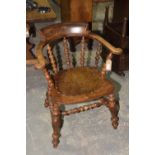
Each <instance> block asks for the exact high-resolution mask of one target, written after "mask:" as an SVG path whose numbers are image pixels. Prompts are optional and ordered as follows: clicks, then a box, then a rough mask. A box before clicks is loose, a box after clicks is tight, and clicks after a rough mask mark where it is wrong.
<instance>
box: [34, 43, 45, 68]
mask: <svg viewBox="0 0 155 155" xmlns="http://www.w3.org/2000/svg"><path fill="white" fill-rule="evenodd" d="M45 45H46V43H45V42H40V43H39V44H38V45H37V46H36V49H35V50H36V57H37V60H38V62H37V63H36V64H35V67H36V68H37V69H42V68H44V66H45V65H46V59H45V58H44V55H43V48H44V46H45Z"/></svg>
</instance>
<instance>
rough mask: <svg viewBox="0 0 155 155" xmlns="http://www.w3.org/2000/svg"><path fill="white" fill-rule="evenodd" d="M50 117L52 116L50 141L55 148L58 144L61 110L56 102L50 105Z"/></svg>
mask: <svg viewBox="0 0 155 155" xmlns="http://www.w3.org/2000/svg"><path fill="white" fill-rule="evenodd" d="M50 111H51V117H52V127H53V134H52V138H53V140H52V143H53V147H54V148H56V147H57V146H58V144H59V137H60V128H61V112H60V107H59V105H58V104H57V103H55V104H53V106H52V107H51V106H50Z"/></svg>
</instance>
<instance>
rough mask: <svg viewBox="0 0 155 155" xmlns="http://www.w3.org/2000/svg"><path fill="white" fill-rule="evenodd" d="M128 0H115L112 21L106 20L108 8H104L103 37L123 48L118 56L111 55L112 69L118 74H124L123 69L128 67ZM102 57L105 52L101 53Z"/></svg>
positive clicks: (104, 56) (104, 55)
mask: <svg viewBox="0 0 155 155" xmlns="http://www.w3.org/2000/svg"><path fill="white" fill-rule="evenodd" d="M128 7H129V1H128V0H115V1H114V15H113V21H112V22H111V23H110V22H109V21H108V8H106V14H105V21H104V24H103V37H104V38H106V39H107V40H108V41H109V42H110V43H112V44H113V45H115V46H119V47H121V48H122V49H123V53H122V54H121V55H120V56H114V57H113V60H114V61H113V67H112V70H113V71H115V72H116V73H118V74H119V75H125V74H124V71H125V70H128V69H129V21H128V17H129V12H128V11H129V8H128ZM102 57H103V59H105V58H106V54H105V53H104V52H103V53H102Z"/></svg>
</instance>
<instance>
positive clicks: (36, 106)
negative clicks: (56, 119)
mask: <svg viewBox="0 0 155 155" xmlns="http://www.w3.org/2000/svg"><path fill="white" fill-rule="evenodd" d="M26 72H27V88H26V92H27V95H26V98H27V101H26V102H27V155H128V149H129V148H128V138H129V133H128V130H129V125H128V109H129V108H128V72H126V77H119V76H118V75H116V74H115V73H112V75H111V77H112V78H113V79H114V80H116V81H117V82H118V83H119V84H120V86H121V89H120V92H119V94H120V112H119V118H120V122H119V127H118V129H117V130H114V129H113V128H112V126H111V121H110V117H111V116H110V113H109V110H108V109H107V108H106V107H104V106H102V107H100V108H97V109H94V110H91V111H87V112H83V113H80V114H75V115H70V116H66V117H65V118H64V125H63V128H62V130H61V135H62V136H61V138H60V144H59V146H58V148H57V149H53V147H52V144H51V134H52V128H51V119H50V113H49V110H48V109H45V108H44V106H43V103H44V99H45V92H46V87H47V83H46V80H45V79H44V76H43V74H42V72H41V71H38V70H35V69H34V68H33V67H31V66H27V70H26Z"/></svg>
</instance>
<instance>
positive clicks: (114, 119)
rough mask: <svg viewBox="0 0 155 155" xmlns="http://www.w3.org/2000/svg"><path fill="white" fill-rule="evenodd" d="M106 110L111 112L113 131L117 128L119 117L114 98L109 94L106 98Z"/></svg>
mask: <svg viewBox="0 0 155 155" xmlns="http://www.w3.org/2000/svg"><path fill="white" fill-rule="evenodd" d="M108 100H109V101H108V105H107V106H108V108H109V110H110V112H111V116H112V117H111V121H112V126H113V128H114V129H117V126H118V121H119V117H118V105H117V104H116V100H115V97H114V94H111V95H109V96H108Z"/></svg>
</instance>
